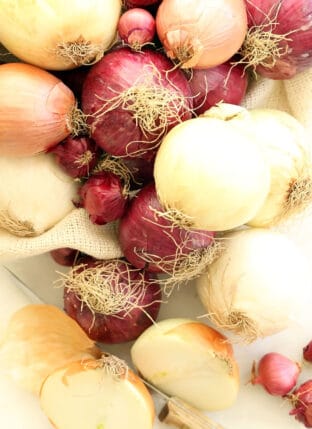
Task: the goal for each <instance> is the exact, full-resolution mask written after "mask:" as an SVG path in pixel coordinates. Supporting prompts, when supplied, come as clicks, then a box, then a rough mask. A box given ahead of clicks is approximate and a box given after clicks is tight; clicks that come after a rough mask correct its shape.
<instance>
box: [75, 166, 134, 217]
mask: <svg viewBox="0 0 312 429" xmlns="http://www.w3.org/2000/svg"><path fill="white" fill-rule="evenodd" d="M79 196H80V199H81V202H80V205H81V207H84V208H85V210H86V211H87V213H88V214H89V218H90V220H91V222H93V223H94V224H97V225H105V224H106V223H108V222H112V221H114V220H117V219H119V218H120V217H121V216H122V215H123V213H124V212H125V210H126V207H127V203H128V196H127V195H125V194H124V192H123V185H122V183H121V180H120V178H119V177H118V176H116V175H115V174H113V173H110V172H105V171H103V172H99V173H95V174H93V175H92V176H90V177H89V178H88V179H87V181H86V182H85V183H84V185H83V186H82V187H81V188H80V189H79Z"/></svg>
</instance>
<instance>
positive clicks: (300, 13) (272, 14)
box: [240, 0, 312, 79]
mask: <svg viewBox="0 0 312 429" xmlns="http://www.w3.org/2000/svg"><path fill="white" fill-rule="evenodd" d="M245 3H246V7H247V14H248V27H249V30H248V33H247V37H246V39H245V42H244V44H243V46H242V48H241V49H240V52H241V55H242V57H243V58H242V60H241V62H242V63H245V64H247V65H249V66H250V67H253V68H254V69H255V70H256V71H257V72H258V73H259V74H261V75H262V76H265V77H268V78H271V79H289V78H291V77H293V76H295V74H296V73H298V72H300V71H302V70H304V69H306V68H308V67H311V65H312V2H311V0H278V1H276V0H245Z"/></svg>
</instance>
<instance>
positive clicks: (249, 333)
mask: <svg viewBox="0 0 312 429" xmlns="http://www.w3.org/2000/svg"><path fill="white" fill-rule="evenodd" d="M204 316H205V317H208V318H209V320H210V321H211V322H212V323H213V324H215V325H216V326H218V327H219V328H220V329H225V330H228V331H230V332H232V333H234V334H235V335H238V336H239V338H240V339H241V340H242V341H243V342H244V343H246V344H250V343H252V342H253V341H255V340H257V339H258V338H260V337H261V332H260V331H259V329H258V327H257V325H256V323H255V321H253V320H252V319H251V318H250V317H249V316H247V314H246V313H244V312H243V311H238V310H229V312H227V313H226V314H224V313H207V314H205V315H204ZM238 342H239V340H238Z"/></svg>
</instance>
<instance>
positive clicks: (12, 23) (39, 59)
mask: <svg viewBox="0 0 312 429" xmlns="http://www.w3.org/2000/svg"><path fill="white" fill-rule="evenodd" d="M120 13H121V0H104V1H103V0H88V1H85V0H66V1H63V0H41V1H24V0H14V1H13V2H12V1H11V0H2V1H1V7H0V40H1V43H2V44H3V45H4V46H5V47H6V48H7V49H8V50H9V51H10V52H11V53H12V54H14V55H15V56H16V57H18V58H19V59H21V60H23V61H25V62H28V63H30V64H34V65H37V66H39V67H42V68H44V69H48V70H65V69H70V68H74V67H78V66H80V65H82V64H88V63H91V62H94V61H96V60H98V59H100V58H101V57H102V56H103V53H104V51H105V50H107V49H108V48H109V47H110V45H111V44H112V42H113V41H114V39H115V37H116V34H117V24H118V19H119V17H120Z"/></svg>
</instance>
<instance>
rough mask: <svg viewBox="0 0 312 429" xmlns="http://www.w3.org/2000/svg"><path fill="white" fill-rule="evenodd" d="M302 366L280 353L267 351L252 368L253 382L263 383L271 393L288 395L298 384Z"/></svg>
mask: <svg viewBox="0 0 312 429" xmlns="http://www.w3.org/2000/svg"><path fill="white" fill-rule="evenodd" d="M300 371H301V368H300V365H299V364H298V363H297V362H294V361H292V360H291V359H288V358H287V357H286V356H283V355H282V354H280V353H274V352H272V353H267V354H265V355H264V356H263V357H262V358H261V359H260V361H259V363H258V374H256V364H255V363H254V365H253V368H252V379H251V382H252V384H261V385H262V386H263V387H264V388H265V390H266V391H267V392H268V393H270V394H271V395H280V396H285V395H287V394H288V393H289V392H290V391H291V390H292V389H293V388H294V387H295V385H296V383H297V380H298V377H299V374H300Z"/></svg>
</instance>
